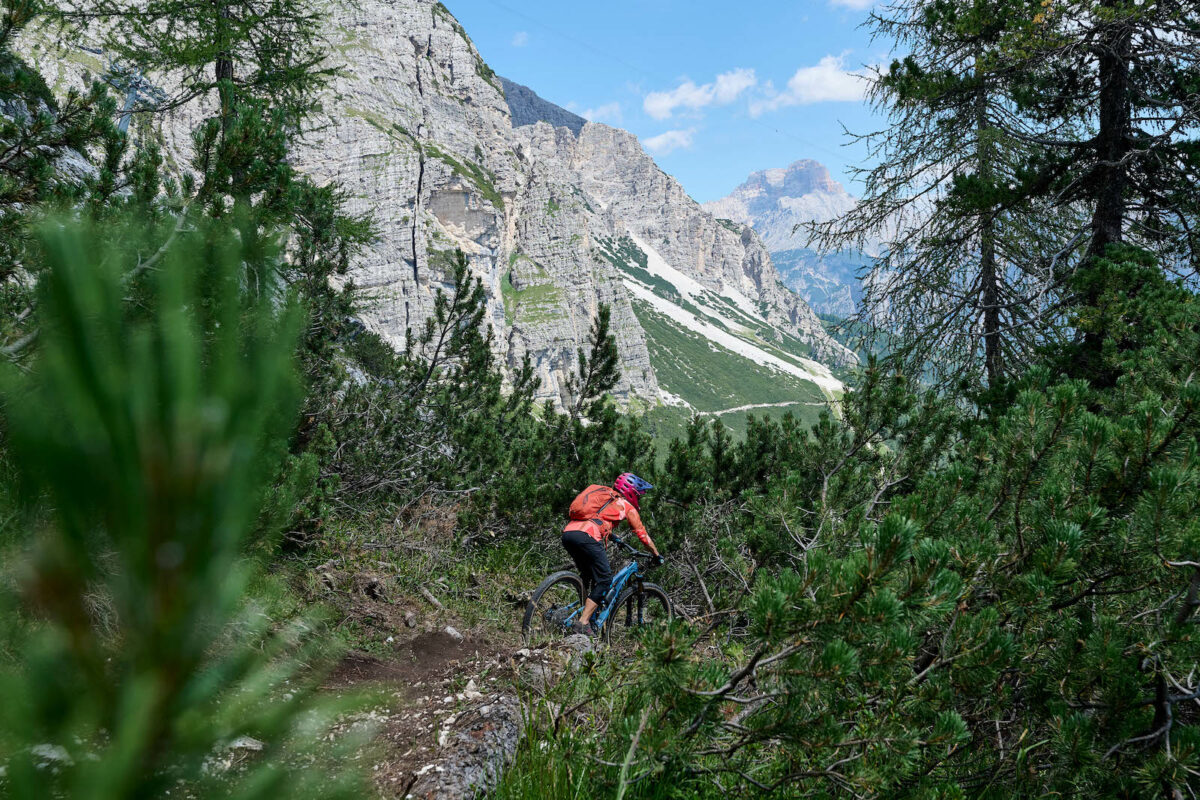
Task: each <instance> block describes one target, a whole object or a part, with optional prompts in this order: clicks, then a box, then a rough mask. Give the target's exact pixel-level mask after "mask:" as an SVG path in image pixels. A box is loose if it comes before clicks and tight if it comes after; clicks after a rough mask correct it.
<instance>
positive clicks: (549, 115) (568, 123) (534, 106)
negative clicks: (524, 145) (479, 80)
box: [500, 78, 587, 136]
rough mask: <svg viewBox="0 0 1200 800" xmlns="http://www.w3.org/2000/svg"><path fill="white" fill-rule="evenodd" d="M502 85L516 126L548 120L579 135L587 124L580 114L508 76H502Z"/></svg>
mask: <svg viewBox="0 0 1200 800" xmlns="http://www.w3.org/2000/svg"><path fill="white" fill-rule="evenodd" d="M500 85H501V86H502V87H504V99H505V101H506V102H507V103H508V110H509V113H510V114H512V124H513V127H514V128H515V127H519V126H521V125H533V124H534V123H537V122H548V123H550V124H551V125H553V126H554V127H556V128H567V129H569V130H570V131H571V133H573V134H575V135H576V136H578V135H579V131H581V130H582V129H583V126H584V125H585V124H587V120H586V119H584V118H583V117H581V116H579V115H578V114H572V113H571V112H570V111H567V110H566V109H565V108H562V107H560V106H556V105H554V103H551V102H549V101H547V100H543V99H542V98H541V97H538V95H537V93H536V92H534V91H533V90H532V89H530V88H529V87H528V86H522V85H521V84H519V83H516V82H514V81H510V80H509V79H508V78H501V79H500Z"/></svg>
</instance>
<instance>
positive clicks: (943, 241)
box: [813, 0, 1078, 385]
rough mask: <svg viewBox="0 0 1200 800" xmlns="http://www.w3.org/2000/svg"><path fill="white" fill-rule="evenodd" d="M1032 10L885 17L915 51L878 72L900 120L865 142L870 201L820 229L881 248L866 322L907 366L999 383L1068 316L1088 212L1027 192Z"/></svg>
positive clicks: (913, 8)
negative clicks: (1058, 272) (1021, 96)
mask: <svg viewBox="0 0 1200 800" xmlns="http://www.w3.org/2000/svg"><path fill="white" fill-rule="evenodd" d="M1025 5H1026V3H1025V2H1024V1H1023V0H952V1H943V2H928V0H911V2H903V3H898V4H895V5H891V6H888V7H887V8H886V9H884V10H882V11H879V12H876V13H874V14H872V17H871V23H870V24H871V26H872V28H873V32H874V34H875V36H877V37H880V38H885V39H890V40H894V41H895V43H896V45H897V46H898V47H900V48H902V49H903V50H905V51H907V53H908V54H907V55H906V56H905V57H904V58H903V60H898V61H896V62H894V63H893V64H892V65H891V67H890V68H889V69H887V70H885V71H881V72H878V73H876V74H875V75H874V76H873V77H872V79H871V87H870V97H871V100H872V102H873V104H874V105H875V107H876V108H878V109H880V110H881V111H886V112H887V114H888V116H889V123H890V124H889V125H888V127H887V128H886V129H885V130H883V131H881V132H879V133H875V134H870V135H867V136H863V137H860V138H861V139H863V140H864V141H865V142H866V143H867V145H868V146H869V148H870V150H871V153H872V156H873V157H874V158H876V159H877V160H878V164H877V165H876V166H874V167H872V168H870V169H864V170H863V171H862V175H863V178H864V180H865V185H866V190H865V193H864V197H863V201H862V202H861V203H860V204H859V205H858V206H857V207H856V208H855V209H853V210H851V211H850V212H848V213H847V214H846V215H844V216H843V217H841V218H839V219H835V220H833V221H831V222H829V223H825V224H822V225H818V226H814V227H813V233H814V238H815V240H816V241H817V242H818V243H819V244H820V245H821V246H822V247H823V248H825V249H828V250H846V249H862V248H864V247H870V246H872V244H873V243H874V242H875V241H878V242H879V245H878V246H879V247H880V248H881V250H882V252H881V254H880V257H879V258H878V259H877V261H876V263H875V265H874V267H873V270H872V271H871V273H870V274H869V275H868V276H866V278H865V279H864V299H863V301H862V304H861V307H860V310H859V312H858V314H857V316H856V322H858V323H865V324H866V327H867V329H868V330H870V331H872V333H873V336H874V337H875V338H877V339H881V340H884V341H885V342H886V346H885V347H884V348H883V349H885V350H887V351H888V352H889V353H890V360H891V361H892V362H893V363H895V364H897V365H898V366H900V368H902V369H904V370H905V371H907V372H912V373H917V374H920V373H924V374H925V375H926V376H927V377H928V378H930V379H934V380H938V381H945V382H949V383H950V384H953V383H955V382H958V381H961V380H966V381H967V382H968V385H978V384H979V383H981V382H982V383H985V384H987V385H995V384H997V383H998V382H1000V381H1001V380H1002V379H1003V377H1004V376H1005V375H1006V374H1008V373H1009V371H1010V370H1013V369H1018V370H1019V369H1020V368H1021V366H1022V365H1023V364H1026V363H1028V362H1029V360H1030V358H1031V355H1032V353H1033V349H1034V348H1035V347H1036V346H1037V344H1038V343H1039V342H1040V341H1041V340H1042V339H1043V338H1044V337H1046V336H1048V335H1052V333H1053V331H1054V324H1055V323H1056V322H1057V321H1058V317H1057V316H1056V315H1055V314H1054V310H1053V299H1054V295H1053V293H1052V290H1053V284H1054V281H1053V278H1052V274H1051V273H1052V270H1053V269H1054V260H1055V254H1057V253H1058V251H1060V250H1061V249H1062V248H1063V247H1064V246H1065V243H1067V242H1068V240H1069V239H1070V237H1071V236H1072V235H1073V233H1074V227H1073V226H1074V225H1075V223H1076V220H1077V216H1078V211H1077V209H1075V208H1074V207H1073V206H1071V205H1070V204H1067V205H1065V206H1061V207H1055V206H1054V204H1052V203H1048V202H1045V201H1041V200H1036V199H1035V198H1033V197H1031V195H1030V193H1029V192H1028V191H1026V190H1025V189H1024V188H1023V186H1024V183H1025V182H1026V177H1025V176H1026V173H1027V171H1028V163H1029V161H1030V159H1031V158H1032V156H1033V152H1034V151H1033V148H1032V146H1031V144H1030V142H1029V141H1028V138H1027V135H1028V133H1029V131H1030V129H1031V126H1030V125H1029V124H1028V123H1027V122H1026V121H1024V120H1023V119H1021V117H1020V116H1019V115H1017V114H1014V111H1015V110H1016V105H1015V103H1014V100H1013V97H1012V94H1013V87H1012V81H1013V70H1014V64H1013V59H1012V57H1011V53H1010V48H1009V45H1008V43H1007V37H1009V36H1010V35H1011V28H1012V26H1013V21H1014V20H1015V19H1020V14H1021V13H1022V10H1023V7H1024V6H1025ZM1067 249H1068V250H1069V249H1070V248H1069V247H1068V248H1067ZM1048 293H1049V294H1048Z"/></svg>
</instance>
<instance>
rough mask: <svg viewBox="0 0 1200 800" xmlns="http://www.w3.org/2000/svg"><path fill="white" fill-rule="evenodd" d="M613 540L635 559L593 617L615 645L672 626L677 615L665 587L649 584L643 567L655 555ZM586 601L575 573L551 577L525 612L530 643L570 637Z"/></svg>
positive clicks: (616, 577) (524, 629)
mask: <svg viewBox="0 0 1200 800" xmlns="http://www.w3.org/2000/svg"><path fill="white" fill-rule="evenodd" d="M609 538H611V539H612V541H613V542H614V543H615V544H616V545H617V546H618V547H620V548H621V549H623V550H626V551H628V552H629V554H630V556H632V559H633V560H632V561H630V562H629V563H628V564H626V565H625V566H624V567H622V568H621V569H620V570H619V571H618V572H617V574H616V575H614V576H613V581H612V586H611V587H610V588H609V590H608V594H606V595H605V597H604V603H603V604H601V606H600V608H599V609H597V610H596V613H594V614H593V615H592V621H593V622H594V623H595V624H596V627H597V628H598V629H599V630H600V631H601V632H602V633H603V636H604V640H605V641H606V642H608V643H610V644H611V643H613V642H618V643H619V642H620V641H621V640H622V639H624V638H628V637H631V635H632V634H635V633H637V632H638V631H641V630H644V629H645V628H647V627H649V626H653V625H666V624H667V623H668V622H670V621H671V616H672V613H673V612H672V609H671V598H669V597H667V593H666V592H664V591H663V590H662V587H661V586H657V585H655V584H653V583H649V582H648V581H646V580H645V579H644V576H645V571H644V569H643V567H642V566H641V564H640V562H641V561H644V560H648V559H651V558H653V556H652V555H651V554H650V553H644V552H642V551H641V550H638V549H636V548H634V547H630V546H629V545H628V544H626V543H625V542H624V541H623V540H622V539H620V538H619V537H616V536H611V537H609ZM584 599H585V594H584V588H583V580H582V579H581V578H580V577H579V574H578V573H577V572H575V570H572V569H565V570H562V571H561V572H555V573H554V574H552V575H550V576H549V577H547V578H546V579H545V580H544V581H542V582H541V585H539V586H538V587H537V589H535V590H534V591H533V595H532V596H531V597H530V599H529V605H528V606H526V608H525V619H524V621H523V622H522V624H521V633H522V634H523V635H524V637H525V641H526V642H527V643H531V644H538V643H541V642H544V641H546V640H549V639H554V638H561V637H562V636H563V635H564V634H565V633H569V632H570V628H571V625H572V624H573V623H574V622H575V620H576V619H578V617H579V615H580V613H582V611H583V602H584Z"/></svg>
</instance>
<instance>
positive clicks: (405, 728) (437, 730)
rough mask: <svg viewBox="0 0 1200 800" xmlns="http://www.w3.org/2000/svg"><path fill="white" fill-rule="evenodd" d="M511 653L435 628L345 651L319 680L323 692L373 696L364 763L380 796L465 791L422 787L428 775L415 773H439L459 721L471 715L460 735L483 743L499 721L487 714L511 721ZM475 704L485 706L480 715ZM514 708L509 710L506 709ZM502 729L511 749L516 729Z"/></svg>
mask: <svg viewBox="0 0 1200 800" xmlns="http://www.w3.org/2000/svg"><path fill="white" fill-rule="evenodd" d="M511 653H512V647H511V645H509V644H506V643H500V642H493V641H489V640H488V639H486V638H482V637H477V636H463V635H462V634H459V633H458V632H457V631H455V630H454V629H453V628H443V629H441V630H436V631H424V632H420V633H416V634H415V635H413V636H411V638H408V639H407V640H405V641H403V642H398V643H396V645H395V648H394V654H392V655H389V656H386V657H382V658H381V657H376V656H373V655H368V654H366V653H350V654H348V655H347V656H346V657H345V658H344V659H343V660H342V661H341V663H340V664H339V665H338V666H337V668H336V669H335V670H334V671H333V673H332V674H331V675H330V676H329V678H328V679H327V680H326V684H325V688H326V689H327V690H328V691H331V692H344V691H347V690H353V691H360V690H368V691H372V692H375V693H377V694H378V696H379V698H380V699H379V701H378V702H377V703H375V704H373V705H372V707H371V709H370V711H369V712H367V714H366V715H365V718H367V719H369V720H370V722H372V723H374V724H376V725H378V726H379V732H378V735H377V736H376V737H375V740H374V744H373V745H372V747H371V748H370V750H371V756H370V762H369V763H370V769H371V773H372V777H373V780H374V783H375V786H376V788H377V790H378V792H379V794H380V796H381V797H385V798H404V797H417V798H423V797H455V796H466V793H465V792H463V793H462V794H460V793H459V792H457V791H455V790H454V789H449V790H442V789H438V788H436V787H434V788H428V787H427V788H426V790H425V791H422V790H421V786H423V785H425V784H430V780H429V779H428V778H427V779H426V780H423V781H422V780H421V779H422V777H423V776H429V778H433V777H438V776H439V775H440V774H441V773H444V772H445V771H446V765H445V762H446V761H447V760H449V759H450V757H451V756H452V755H453V754H452V753H451V752H450V751H451V750H452V748H451V747H450V746H449V745H451V744H452V740H453V739H454V738H455V736H456V734H458V733H460V732H462V728H463V725H464V724H465V723H467V722H472V721H473V722H474V724H475V727H476V728H478V730H470V731H467V735H468V736H471V735H472V734H475V735H474V736H473V738H475V739H477V740H480V741H483V740H485V739H486V738H487V734H489V733H492V732H493V731H497V730H498V728H499V727H501V724H500V722H505V721H506V718H505V719H502V720H500V722H498V721H497V720H496V719H491V718H490V717H491V716H496V715H497V714H498V713H499V712H501V711H503V712H505V714H506V715H507V716H514V717H515V720H514V724H515V722H517V721H519V705H518V704H517V702H516V698H515V696H514V693H513V691H512V688H511V680H510V677H511V669H509V667H508V662H510V661H511ZM480 708H483V709H485V711H484V713H483V716H482V717H480V714H479V709H480ZM514 710H516V713H515V714H514V713H511V712H513V711H514ZM476 717H479V718H478V719H474V718H476ZM468 718H470V719H468ZM363 719H364V716H363V715H355V716H354V717H352V718H350V719H347V720H346V721H345V723H344V724H343V725H342V726H341V727H342V728H343V730H348V729H349V728H351V727H352V726H354V725H356V724H359V723H361V722H362V720H363ZM507 727H512V726H511V725H509V726H507ZM504 733H505V735H506V736H508V735H512V736H513V737H514V738H513V742H512V745H513V746H514V747H515V734H516V732H515V731H511V730H508V731H505V732H504ZM496 744H497V746H499V747H501V748H502V749H503V747H504V746H506V745H505V743H504V742H497V743H496ZM500 755H501V756H503V753H501V754H500ZM479 756H480V757H481V759H482V760H483V761H484V762H489V761H491V760H494V758H493V757H492V754H491V753H488V752H482V751H481V752H480V753H479ZM454 760H456V761H460V760H461V758H456V759H454ZM461 766H463V765H462V764H456V765H455V768H458V767H461ZM468 766H469V765H468ZM468 777H469V776H468ZM457 780H458V778H457V777H455V781H457ZM414 790H416V791H415V792H414Z"/></svg>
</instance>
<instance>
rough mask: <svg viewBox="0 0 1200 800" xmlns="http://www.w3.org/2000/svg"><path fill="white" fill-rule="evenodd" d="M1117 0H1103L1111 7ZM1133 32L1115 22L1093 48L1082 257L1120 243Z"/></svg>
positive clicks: (1091, 256) (1095, 255) (1096, 254)
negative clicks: (1088, 232)
mask: <svg viewBox="0 0 1200 800" xmlns="http://www.w3.org/2000/svg"><path fill="white" fill-rule="evenodd" d="M1115 5H1116V0H1106V2H1105V3H1104V6H1105V7H1106V8H1112V7H1113V6H1115ZM1132 42H1133V32H1132V30H1131V28H1130V26H1129V25H1127V24H1114V25H1113V27H1112V28H1111V30H1109V31H1106V32H1105V33H1104V34H1103V35H1102V36H1101V39H1100V43H1099V46H1098V56H1099V60H1098V76H1099V80H1100V107H1099V109H1098V110H1097V111H1098V113H1097V120H1098V123H1099V130H1098V132H1097V134H1096V138H1095V153H1096V166H1095V168H1094V170H1093V173H1092V180H1091V185H1092V191H1093V193H1094V200H1095V203H1096V207H1095V210H1094V211H1093V213H1092V226H1091V227H1092V240H1091V243H1090V244H1089V245H1088V251H1087V260H1091V259H1094V258H1098V257H1100V256H1103V255H1104V252H1105V250H1106V249H1107V248H1108V246H1109V245H1113V244H1120V243H1121V241H1122V240H1123V239H1124V230H1125V215H1126V207H1125V190H1126V186H1127V184H1128V182H1129V167H1130V165H1129V164H1128V163H1127V162H1126V161H1125V160H1124V159H1125V157H1126V156H1127V155H1128V154H1129V148H1130V137H1129V128H1130V113H1131V106H1130V97H1129V94H1130V81H1129V62H1130V59H1131V50H1132Z"/></svg>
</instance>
